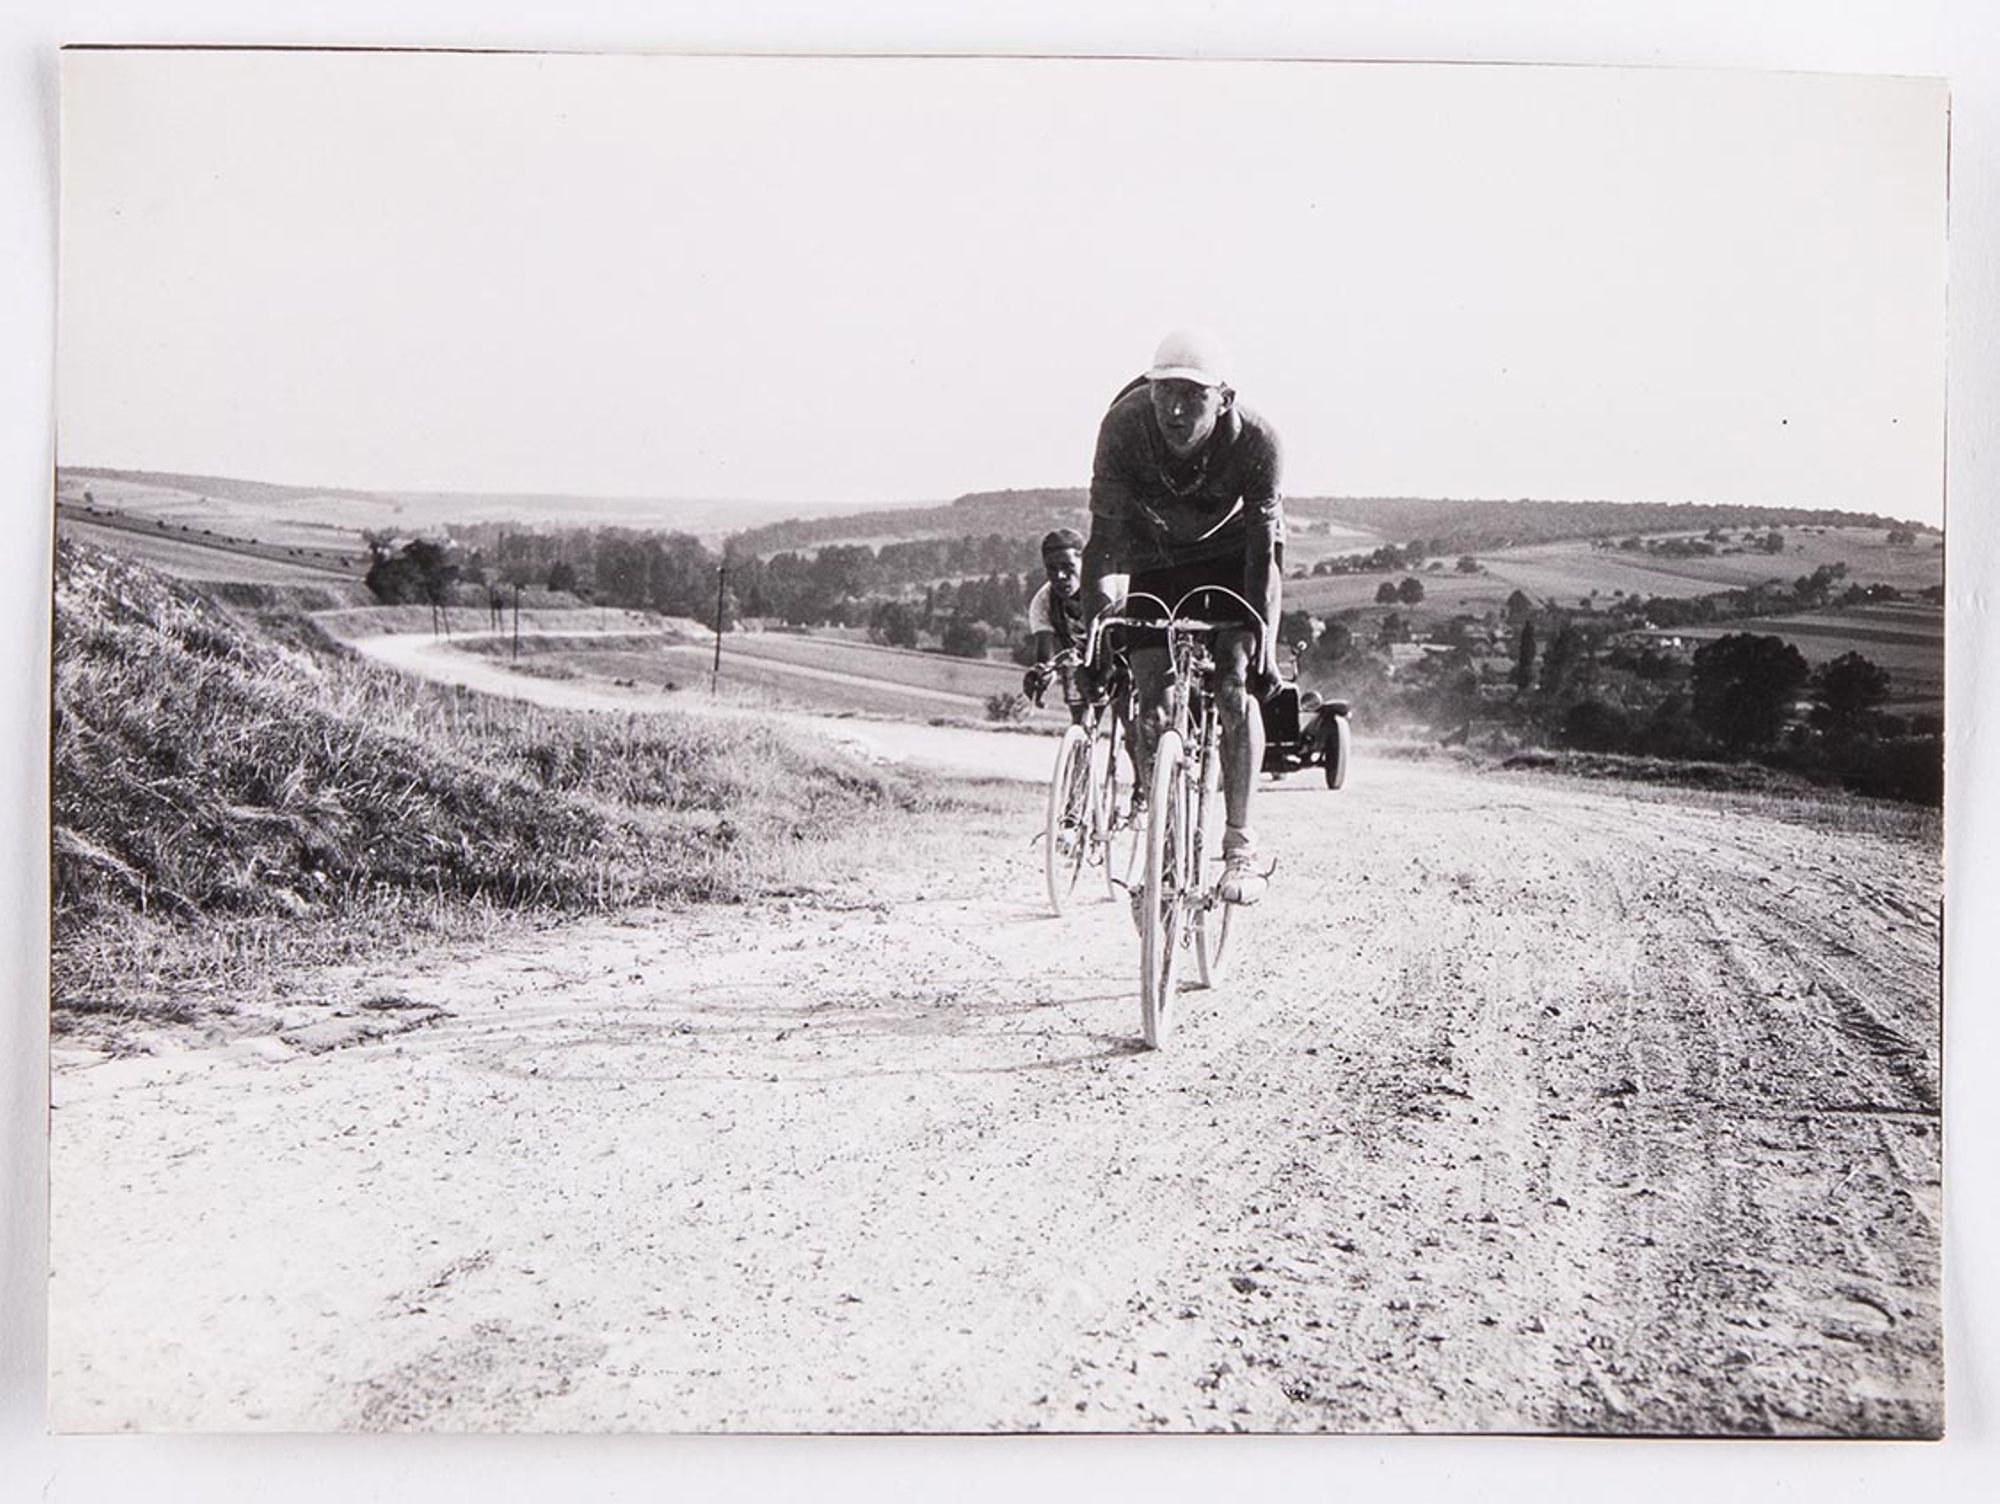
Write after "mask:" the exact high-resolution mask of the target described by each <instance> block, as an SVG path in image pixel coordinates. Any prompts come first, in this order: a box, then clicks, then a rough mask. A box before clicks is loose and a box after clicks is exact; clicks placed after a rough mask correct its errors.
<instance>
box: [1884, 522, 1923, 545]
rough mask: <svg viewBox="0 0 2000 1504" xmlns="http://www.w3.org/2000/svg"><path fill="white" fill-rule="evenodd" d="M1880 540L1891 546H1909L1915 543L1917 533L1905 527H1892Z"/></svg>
mask: <svg viewBox="0 0 2000 1504" xmlns="http://www.w3.org/2000/svg"><path fill="white" fill-rule="evenodd" d="M1882 541H1883V542H1884V543H1887V544H1888V545H1889V547H1891V548H1911V547H1914V546H1915V545H1916V541H1917V535H1916V534H1915V533H1914V532H1912V531H1911V530H1910V529H1909V528H1906V527H1892V528H1890V529H1889V532H1888V535H1887V536H1886V537H1884V538H1883V540H1882Z"/></svg>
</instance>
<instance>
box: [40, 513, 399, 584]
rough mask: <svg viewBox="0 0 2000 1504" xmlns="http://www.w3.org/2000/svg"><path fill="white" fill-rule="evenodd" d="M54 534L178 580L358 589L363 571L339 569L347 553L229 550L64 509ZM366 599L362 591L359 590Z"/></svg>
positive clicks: (223, 544) (215, 542)
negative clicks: (293, 554) (297, 554)
mask: <svg viewBox="0 0 2000 1504" xmlns="http://www.w3.org/2000/svg"><path fill="white" fill-rule="evenodd" d="M56 530H57V532H58V533H60V534H61V535H62V536H63V537H66V538H75V539H78V540H80V541H82V542H85V543H89V544H92V545H94V546H95V547H98V548H103V549H108V550H110V551H111V552H112V553H115V554H117V555H119V556H120V557H121V558H126V559H131V560H133V561H135V562H137V563H140V564H146V565H150V566H151V567H152V568H154V569H157V570H159V571H160V572H161V573H162V574H169V575H172V576H174V577H175V578H176V579H182V580H205V581H211V582H223V581H235V582H238V583H241V584H247V585H330V586H333V587H335V588H340V587H343V586H347V585H352V586H354V588H356V589H361V588H362V587H361V583H360V582H361V574H362V569H361V567H360V566H359V565H358V564H357V565H354V566H351V567H350V566H347V565H342V564H341V563H340V562H339V561H340V559H341V558H343V557H344V558H347V559H350V560H353V559H355V558H356V555H355V554H354V553H352V552H350V553H348V554H346V555H339V554H331V553H320V554H307V553H305V552H304V551H303V550H302V551H301V556H300V557H297V558H287V557H282V556H279V557H274V556H273V554H274V552H275V553H276V554H278V555H282V554H283V552H284V550H283V548H282V547H281V546H279V545H256V546H248V545H238V546H232V545H230V544H229V543H227V542H224V541H222V540H220V539H216V538H203V537H201V536H200V534H199V531H197V532H195V533H194V535H193V536H190V535H189V534H188V533H187V532H185V531H181V532H171V533H170V532H160V531H158V530H156V529H153V528H151V527H150V526H147V525H141V526H137V527H135V526H132V525H130V524H129V523H128V524H122V525H121V524H119V523H115V522H111V521H108V520H103V519H88V518H85V517H82V516H79V515H78V514H77V513H75V512H73V511H71V510H69V509H67V508H64V509H61V510H59V511H58V512H57V519H56ZM364 597H365V592H364Z"/></svg>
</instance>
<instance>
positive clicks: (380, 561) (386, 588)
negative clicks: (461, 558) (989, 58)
mask: <svg viewBox="0 0 2000 1504" xmlns="http://www.w3.org/2000/svg"><path fill="white" fill-rule="evenodd" d="M363 536H364V537H365V538H366V540H367V543H368V552H369V554H370V556H371V557H372V560H373V562H372V563H370V565H369V566H368V573H367V574H366V575H365V576H363V583H364V584H366V585H367V587H368V589H369V592H370V593H371V594H372V595H373V596H374V597H375V599H377V600H378V601H381V602H382V603H383V604H384V605H386V606H402V605H429V606H432V607H438V606H442V605H444V604H445V602H446V600H447V599H448V598H449V596H450V591H451V587H452V585H453V584H454V583H456V582H457V580H458V578H459V573H460V571H459V566H458V563H457V562H456V561H455V560H454V559H453V558H452V557H451V550H450V545H449V544H446V543H442V542H439V541H437V540H436V539H432V538H411V539H409V540H408V541H407V542H405V543H404V544H403V545H402V546H401V547H397V546H396V543H395V540H394V537H393V536H392V535H391V534H388V533H366V534H364V535H363Z"/></svg>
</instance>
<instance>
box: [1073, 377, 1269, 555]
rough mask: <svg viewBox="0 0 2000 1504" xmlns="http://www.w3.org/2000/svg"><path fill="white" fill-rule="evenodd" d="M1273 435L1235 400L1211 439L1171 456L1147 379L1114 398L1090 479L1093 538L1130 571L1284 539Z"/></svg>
mask: <svg viewBox="0 0 2000 1504" xmlns="http://www.w3.org/2000/svg"><path fill="white" fill-rule="evenodd" d="M1281 468H1282V460H1281V455H1280V450H1279V446H1278V436H1277V433H1276V432H1275V431H1274V430H1273V429H1272V428H1271V425H1270V424H1268V423H1266V422H1265V421H1264V420H1263V419H1262V418H1261V417H1259V416H1258V415H1257V414H1256V413H1254V412H1252V411H1250V410H1249V409H1248V408H1246V407H1243V406H1242V405H1240V404H1234V405H1232V406H1231V407H1230V410H1229V411H1228V412H1226V413H1224V414H1223V415H1222V417H1221V418H1220V419H1218V420H1217V422H1216V425H1215V432H1214V433H1212V434H1210V435H1209V438H1208V442H1207V443H1205V444H1203V445H1202V446H1201V448H1200V449H1198V450H1196V451H1195V453H1193V454H1191V455H1189V456H1188V457H1187V458H1186V459H1180V458H1177V457H1176V456H1175V455H1174V453H1173V451H1171V450H1170V449H1168V448H1167V443H1166V440H1165V439H1164V438H1162V437H1161V435H1160V429H1159V424H1158V423H1157V422H1155V420H1154V418H1153V402H1152V395H1151V391H1150V388H1149V386H1148V384H1147V383H1145V382H1139V383H1135V384H1134V385H1132V386H1131V387H1128V388H1127V389H1126V390H1125V392H1123V393H1122V394H1121V395H1120V396H1119V398H1118V400H1117V401H1115V402H1113V403H1112V404H1111V410H1110V411H1109V412H1107V413H1106V414H1105V415H1104V421H1103V422H1102V423H1101V424H1100V425H1099V426H1098V430H1097V455H1096V459H1095V461H1094V463H1093V464H1092V466H1091V476H1090V525H1091V542H1092V543H1093V544H1094V545H1099V546H1102V547H1103V548H1105V549H1106V551H1107V554H1108V557H1109V560H1110V562H1111V563H1112V565H1113V566H1114V567H1119V568H1124V569H1129V570H1132V571H1134V572H1138V571H1148V572H1150V571H1154V570H1161V569H1174V568H1178V567H1179V566H1182V565H1199V564H1206V563H1209V562H1211V561H1214V562H1226V563H1229V564H1236V563H1240V562H1241V561H1242V560H1244V559H1245V558H1247V557H1248V556H1249V555H1250V553H1251V552H1252V551H1253V550H1254V551H1256V552H1258V553H1261V552H1262V551H1263V550H1264V548H1265V547H1266V546H1267V545H1268V546H1270V547H1271V548H1272V550H1273V555H1274V556H1276V554H1277V552H1278V551H1279V550H1281V549H1282V548H1283V545H1284V541H1285V514H1284V508H1283V506H1282V505H1281V503H1280V502H1279V499H1278V487H1279V481H1280V470H1281Z"/></svg>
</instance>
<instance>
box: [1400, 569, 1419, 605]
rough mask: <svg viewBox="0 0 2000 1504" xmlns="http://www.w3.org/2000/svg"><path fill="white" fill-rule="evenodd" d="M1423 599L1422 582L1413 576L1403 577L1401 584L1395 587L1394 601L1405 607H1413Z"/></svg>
mask: <svg viewBox="0 0 2000 1504" xmlns="http://www.w3.org/2000/svg"><path fill="white" fill-rule="evenodd" d="M1423 598H1424V582H1423V581H1422V580H1420V579H1418V578H1417V577H1416V576H1415V575H1413V574H1412V575H1405V576H1404V577H1403V583H1402V584H1400V585H1398V586H1397V587H1396V599H1397V600H1399V601H1401V602H1402V603H1403V604H1404V605H1406V606H1414V605H1416V604H1417V603H1418V602H1420V601H1421V600H1423Z"/></svg>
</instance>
